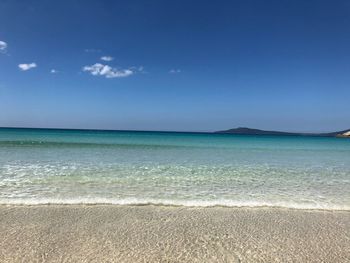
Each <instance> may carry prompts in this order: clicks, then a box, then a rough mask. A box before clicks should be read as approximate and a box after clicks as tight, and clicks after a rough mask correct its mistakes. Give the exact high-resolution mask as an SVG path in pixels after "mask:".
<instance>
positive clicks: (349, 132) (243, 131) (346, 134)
mask: <svg viewBox="0 0 350 263" xmlns="http://www.w3.org/2000/svg"><path fill="white" fill-rule="evenodd" d="M6 129H8V130H16V129H18V130H48V131H50V130H65V131H77V132H79V131H87V132H88V131H91V132H159V133H190V134H233V135H254V136H257V135H281V136H314V137H337V138H350V129H346V130H342V131H336V132H328V133H311V132H309V133H302V132H286V131H271V130H261V129H253V128H247V127H238V128H233V129H228V130H220V131H214V132H205V131H161V130H113V129H78V128H42V127H35V128H34V127H0V130H6Z"/></svg>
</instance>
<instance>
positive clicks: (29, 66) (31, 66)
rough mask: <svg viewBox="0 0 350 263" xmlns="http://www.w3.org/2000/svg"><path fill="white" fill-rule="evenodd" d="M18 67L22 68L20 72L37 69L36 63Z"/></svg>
mask: <svg viewBox="0 0 350 263" xmlns="http://www.w3.org/2000/svg"><path fill="white" fill-rule="evenodd" d="M18 67H19V68H20V70H23V71H26V70H30V69H32V68H36V67H37V64H36V63H34V62H33V63H29V64H19V65H18Z"/></svg>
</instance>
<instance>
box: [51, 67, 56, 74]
mask: <svg viewBox="0 0 350 263" xmlns="http://www.w3.org/2000/svg"><path fill="white" fill-rule="evenodd" d="M50 73H52V74H56V73H58V70H57V69H54V68H53V69H51V70H50Z"/></svg>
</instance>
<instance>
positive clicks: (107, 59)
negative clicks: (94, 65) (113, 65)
mask: <svg viewBox="0 0 350 263" xmlns="http://www.w3.org/2000/svg"><path fill="white" fill-rule="evenodd" d="M113 59H114V57H111V56H103V57H101V60H103V61H112V60H113Z"/></svg>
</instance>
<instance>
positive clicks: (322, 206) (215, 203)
mask: <svg viewBox="0 0 350 263" xmlns="http://www.w3.org/2000/svg"><path fill="white" fill-rule="evenodd" d="M0 205H162V206H185V207H247V208H248V207H249V208H254V207H257V208H258V207H276V208H278V207H279V208H291V209H303V210H343V211H350V206H349V205H337V204H329V203H313V204H310V203H308V204H306V203H296V202H278V201H276V202H265V201H261V202H258V201H234V200H203V201H201V200H157V199H136V198H129V199H109V198H71V199H58V198H57V199H56V198H42V199H34V198H28V199H27V198H23V199H19V198H16V199H0Z"/></svg>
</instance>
